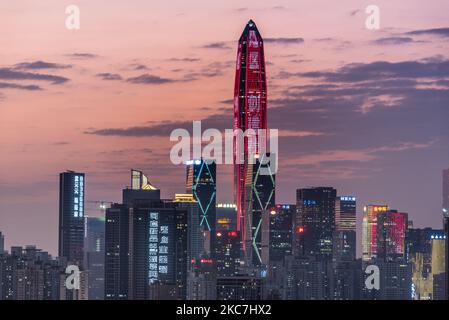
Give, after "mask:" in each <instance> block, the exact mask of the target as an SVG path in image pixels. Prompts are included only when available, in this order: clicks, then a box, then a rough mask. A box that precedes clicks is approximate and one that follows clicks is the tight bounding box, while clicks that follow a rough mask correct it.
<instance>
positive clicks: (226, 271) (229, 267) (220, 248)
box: [215, 229, 241, 277]
mask: <svg viewBox="0 0 449 320" xmlns="http://www.w3.org/2000/svg"><path fill="white" fill-rule="evenodd" d="M216 239H217V244H216V248H215V259H216V266H217V274H218V276H221V277H232V276H234V275H236V274H237V273H238V272H239V267H240V249H241V246H240V236H239V234H238V232H237V231H235V230H231V231H230V230H227V229H226V230H217V234H216Z"/></svg>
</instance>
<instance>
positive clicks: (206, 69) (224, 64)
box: [184, 61, 234, 81]
mask: <svg viewBox="0 0 449 320" xmlns="http://www.w3.org/2000/svg"><path fill="white" fill-rule="evenodd" d="M233 64H234V62H233V61H217V62H212V63H209V64H207V65H205V66H203V67H202V68H201V69H200V71H195V72H189V73H186V74H185V76H184V81H194V80H198V79H200V78H213V77H219V76H222V75H223V74H224V72H223V70H229V67H230V66H231V65H233Z"/></svg>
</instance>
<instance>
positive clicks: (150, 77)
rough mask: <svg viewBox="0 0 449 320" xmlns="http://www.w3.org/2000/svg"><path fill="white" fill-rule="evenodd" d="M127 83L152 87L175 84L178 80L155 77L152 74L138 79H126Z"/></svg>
mask: <svg viewBox="0 0 449 320" xmlns="http://www.w3.org/2000/svg"><path fill="white" fill-rule="evenodd" d="M126 81H127V82H130V83H135V84H151V85H158V84H165V83H171V82H175V81H176V80H173V79H168V78H162V77H159V76H155V75H152V74H148V73H145V74H142V75H140V76H137V77H132V78H128V79H126Z"/></svg>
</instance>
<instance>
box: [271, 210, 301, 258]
mask: <svg viewBox="0 0 449 320" xmlns="http://www.w3.org/2000/svg"><path fill="white" fill-rule="evenodd" d="M295 214H296V205H292V204H278V205H276V206H274V207H273V208H271V209H270V228H269V231H270V241H269V244H270V263H271V262H274V261H278V262H281V261H283V260H284V258H285V256H289V255H291V254H292V242H293V237H292V235H293V218H294V216H295Z"/></svg>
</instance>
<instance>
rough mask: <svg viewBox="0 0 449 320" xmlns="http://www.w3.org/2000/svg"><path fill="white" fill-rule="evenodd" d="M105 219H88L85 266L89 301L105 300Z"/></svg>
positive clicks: (85, 240)
mask: <svg viewBox="0 0 449 320" xmlns="http://www.w3.org/2000/svg"><path fill="white" fill-rule="evenodd" d="M104 237H105V218H104V217H98V218H94V217H86V237H85V238H84V251H85V258H84V259H85V261H84V266H85V269H86V272H87V273H86V275H87V284H88V287H89V290H88V297H89V300H103V299H104V273H105V269H104V259H105V247H104V242H105V238H104Z"/></svg>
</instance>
